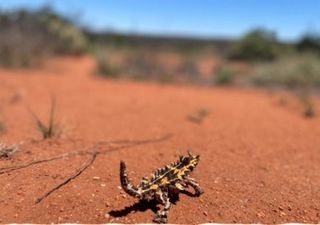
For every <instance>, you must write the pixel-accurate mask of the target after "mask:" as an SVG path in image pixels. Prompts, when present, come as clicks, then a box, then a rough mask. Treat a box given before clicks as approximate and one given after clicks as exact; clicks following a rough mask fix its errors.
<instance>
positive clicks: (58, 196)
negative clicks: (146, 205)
mask: <svg viewBox="0 0 320 225" xmlns="http://www.w3.org/2000/svg"><path fill="white" fill-rule="evenodd" d="M93 68H94V64H93V61H92V60H91V59H90V58H87V57H84V58H77V59H74V58H65V59H60V60H53V61H51V62H50V63H48V64H47V65H45V66H44V67H43V68H42V69H38V70H28V71H24V70H14V71H10V70H5V69H1V70H0V102H1V114H0V119H1V121H4V122H5V124H6V127H7V133H5V134H4V135H2V136H1V141H3V142H5V143H7V144H14V143H21V146H20V150H19V152H18V153H16V154H15V155H14V156H13V158H12V159H10V160H1V161H0V167H1V168H3V167H8V166H13V165H20V164H24V163H27V162H30V161H32V160H37V159H44V158H48V157H51V156H56V155H60V154H63V153H66V152H71V151H76V150H79V149H82V148H85V147H88V146H90V145H91V144H93V143H96V142H97V141H103V140H105V141H112V140H124V139H126V140H145V139H158V138H161V137H163V136H165V135H167V134H171V136H170V138H168V139H164V140H163V141H158V142H153V143H152V142H150V143H148V144H147V143H145V144H140V145H136V146H133V147H130V148H121V149H119V150H118V151H113V152H109V153H107V154H103V155H98V157H97V159H96V161H95V162H94V163H93V165H92V166H90V167H89V168H88V169H87V170H85V171H84V172H83V173H82V174H81V175H80V176H79V177H78V178H77V179H75V180H72V181H71V182H70V183H68V184H67V185H66V186H63V187H61V188H60V189H59V190H58V191H56V192H53V193H52V194H51V195H49V196H48V197H47V198H45V199H44V200H43V201H42V202H40V203H39V204H35V201H36V199H37V198H38V197H40V196H42V195H43V194H44V193H45V192H47V191H48V190H50V188H52V187H53V186H54V185H57V184H58V183H60V182H62V181H63V180H64V179H66V178H67V177H69V176H70V175H72V174H73V173H75V171H76V170H77V169H78V168H79V167H80V166H81V165H83V163H85V162H86V161H88V160H89V159H90V156H89V155H79V156H77V157H70V158H66V159H62V160H56V161H51V162H47V163H43V164H37V165H33V166H30V167H27V168H24V169H21V170H17V171H12V172H9V173H4V174H0V186H1V187H2V188H1V192H0V208H1V210H0V223H108V222H116V223H150V222H151V221H152V217H153V212H152V210H151V209H142V208H134V209H133V210H131V211H130V210H129V209H127V210H124V209H125V208H126V207H128V206H131V205H133V204H134V203H136V202H137V200H136V199H133V198H131V197H129V196H126V195H124V194H123V192H122V191H121V190H120V189H119V188H118V186H119V161H120V160H121V159H122V160H125V161H126V163H127V166H128V170H129V171H131V172H130V173H129V175H130V177H131V179H132V180H133V181H134V182H138V180H139V179H140V178H141V177H142V176H145V175H149V174H150V173H151V172H152V171H153V170H154V169H156V168H158V167H161V166H163V165H165V164H167V163H169V162H172V161H175V160H176V159H177V157H178V155H179V154H186V152H187V149H188V148H192V149H193V152H194V153H198V154H200V156H201V161H200V163H199V165H198V167H197V168H196V170H195V171H194V173H193V177H195V178H196V179H197V180H198V182H199V183H200V185H201V186H202V187H203V189H204V191H205V193H204V194H203V195H202V196H201V197H198V198H197V197H190V196H186V195H184V194H181V195H180V200H179V201H178V202H177V203H176V205H173V207H172V209H171V213H170V215H169V223H193V224H194V223H204V222H215V223H234V222H237V223H259V222H261V223H284V222H300V223H302V222H306V223H320V138H319V136H320V117H319V116H318V117H315V118H313V119H306V118H303V117H302V116H301V112H300V111H299V110H300V109H299V108H296V107H295V106H292V107H291V105H290V104H291V102H293V101H294V100H293V99H291V98H288V102H289V103H288V104H289V105H288V106H279V105H278V104H277V102H276V99H277V98H278V97H277V96H278V94H276V95H273V96H271V95H269V94H267V93H265V92H264V91H261V90H248V89H247V90H244V89H243V90H241V89H232V88H225V89H223V88H198V87H187V86H171V85H158V84H151V83H136V82H128V81H110V80H102V79H99V78H97V77H94V76H93ZM52 94H54V95H55V96H56V99H57V107H58V108H57V112H58V115H57V118H58V119H59V121H60V122H61V123H62V124H63V125H64V128H63V136H62V137H61V138H56V139H52V140H45V141H43V140H41V137H40V135H39V133H38V131H37V130H36V128H35V124H34V121H33V118H32V117H31V115H30V112H29V111H28V108H30V109H31V110H33V111H34V112H35V113H37V114H38V115H39V117H41V118H43V119H47V117H48V111H49V109H50V97H51V95H52ZM293 105H294V103H293ZM316 106H317V107H318V108H319V101H317V102H316ZM201 109H206V110H207V111H208V112H209V114H208V116H207V117H206V118H204V120H203V122H202V123H200V124H197V123H193V122H191V121H189V120H188V119H187V116H188V115H189V114H192V113H195V112H197V111H199V110H201ZM122 144H123V143H109V144H105V145H103V146H102V145H101V146H99V149H102V150H103V149H110V148H113V147H115V146H120V145H122ZM115 211H116V212H118V213H114V212H115ZM108 213H109V214H108ZM125 214H127V215H125ZM117 215H118V217H116V216H117Z"/></svg>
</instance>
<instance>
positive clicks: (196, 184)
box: [185, 177, 204, 196]
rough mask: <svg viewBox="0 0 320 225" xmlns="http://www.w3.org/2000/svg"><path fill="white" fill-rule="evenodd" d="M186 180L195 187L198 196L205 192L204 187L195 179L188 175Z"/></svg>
mask: <svg viewBox="0 0 320 225" xmlns="http://www.w3.org/2000/svg"><path fill="white" fill-rule="evenodd" d="M185 182H186V184H187V185H190V186H191V187H192V188H193V189H194V191H195V195H196V196H200V195H201V194H203V193H204V191H203V189H202V188H201V187H200V185H199V184H198V183H197V182H196V181H195V179H193V178H190V177H188V178H187V179H186V181H185Z"/></svg>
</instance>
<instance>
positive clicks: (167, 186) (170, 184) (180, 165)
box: [120, 152, 203, 223]
mask: <svg viewBox="0 0 320 225" xmlns="http://www.w3.org/2000/svg"><path fill="white" fill-rule="evenodd" d="M199 158H200V157H199V155H197V156H195V155H192V154H191V153H190V152H189V153H188V155H187V156H180V158H179V160H178V161H177V162H175V163H171V164H168V165H167V166H165V167H163V168H160V169H158V170H156V171H155V172H154V173H153V174H152V175H151V178H150V179H148V178H146V177H144V178H142V181H141V183H140V184H139V185H137V186H135V185H133V184H132V183H131V182H130V180H129V178H128V175H127V172H126V165H125V163H124V162H123V161H121V162H120V181H121V186H122V188H123V190H124V191H125V192H126V193H128V194H129V195H131V196H133V197H136V198H139V199H141V200H148V201H150V200H154V199H155V200H156V201H157V202H159V203H160V204H162V205H164V207H163V209H161V210H159V211H158V212H157V213H156V215H155V217H154V220H153V221H154V222H157V223H166V222H167V220H168V214H169V210H170V206H171V202H170V196H172V194H174V193H179V191H183V190H185V189H186V188H188V186H191V187H192V188H193V189H194V191H195V195H196V196H200V195H201V194H202V193H203V190H202V189H201V188H200V186H199V185H198V183H197V182H196V181H195V179H193V178H191V177H189V174H190V173H191V172H192V171H193V169H194V168H195V167H196V166H197V164H198V162H199Z"/></svg>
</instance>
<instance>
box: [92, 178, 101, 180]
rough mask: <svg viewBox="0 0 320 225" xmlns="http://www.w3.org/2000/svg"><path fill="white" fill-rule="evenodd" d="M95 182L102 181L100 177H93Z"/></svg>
mask: <svg viewBox="0 0 320 225" xmlns="http://www.w3.org/2000/svg"><path fill="white" fill-rule="evenodd" d="M92 179H93V180H100V177H92Z"/></svg>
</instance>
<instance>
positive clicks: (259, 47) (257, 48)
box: [228, 29, 278, 62]
mask: <svg viewBox="0 0 320 225" xmlns="http://www.w3.org/2000/svg"><path fill="white" fill-rule="evenodd" d="M277 47H278V43H277V38H276V34H275V33H274V32H272V31H267V30H264V29H255V30H253V31H250V32H249V33H247V34H246V35H245V36H244V37H243V38H241V39H240V40H239V41H237V42H235V43H234V45H233V46H232V48H231V49H230V51H229V53H228V58H229V59H233V60H244V61H251V62H252V61H271V60H274V59H275V58H276V56H277Z"/></svg>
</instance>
